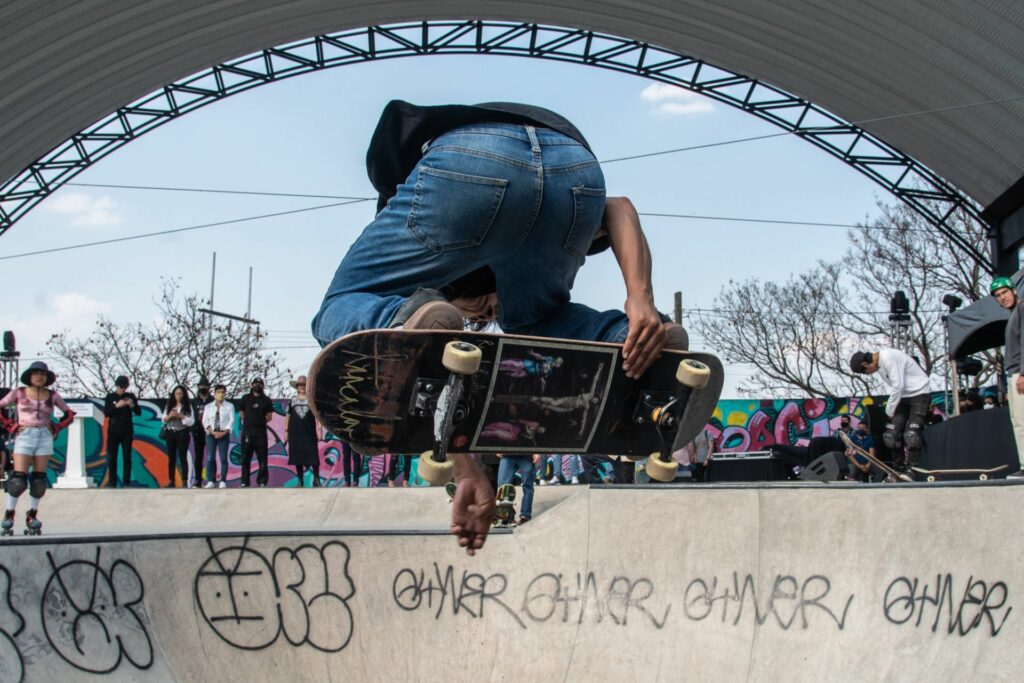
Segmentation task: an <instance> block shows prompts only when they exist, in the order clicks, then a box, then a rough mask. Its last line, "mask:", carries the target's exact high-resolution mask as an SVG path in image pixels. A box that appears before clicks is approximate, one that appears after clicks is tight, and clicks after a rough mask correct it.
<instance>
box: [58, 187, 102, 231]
mask: <svg viewBox="0 0 1024 683" xmlns="http://www.w3.org/2000/svg"><path fill="white" fill-rule="evenodd" d="M43 207H44V208H45V209H46V210H47V211H50V212H51V213H56V214H60V215H62V216H70V217H71V225H72V226H74V227H83V228H104V227H110V226H115V225H120V224H121V214H120V213H119V212H118V211H117V204H116V203H115V202H114V200H113V199H111V198H110V197H107V196H105V195H104V196H99V197H93V196H92V195H90V194H86V193H84V192H67V193H60V194H58V195H56V196H54V197H53V198H51V199H50V200H49V201H47V202H46V203H44V204H43Z"/></svg>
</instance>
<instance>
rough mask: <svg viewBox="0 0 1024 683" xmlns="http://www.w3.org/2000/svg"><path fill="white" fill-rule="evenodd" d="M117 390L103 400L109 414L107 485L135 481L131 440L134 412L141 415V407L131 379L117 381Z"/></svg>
mask: <svg viewBox="0 0 1024 683" xmlns="http://www.w3.org/2000/svg"><path fill="white" fill-rule="evenodd" d="M114 387H115V389H114V391H113V392H112V393H109V394H107V397H106V399H105V400H104V401H103V414H104V415H106V416H107V488H117V487H118V486H120V485H122V484H123V485H124V486H131V484H132V441H133V440H134V437H135V426H134V424H133V421H132V416H133V415H141V414H142V408H141V407H140V406H139V399H138V398H136V396H135V394H133V393H132V392H130V391H128V378H127V377H125V376H124V375H121V376H119V377H118V378H117V379H115V380H114ZM118 450H120V451H121V457H122V459H123V460H122V462H123V469H122V477H121V480H120V482H119V481H118V478H117V455H118Z"/></svg>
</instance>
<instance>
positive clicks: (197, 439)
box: [188, 375, 213, 489]
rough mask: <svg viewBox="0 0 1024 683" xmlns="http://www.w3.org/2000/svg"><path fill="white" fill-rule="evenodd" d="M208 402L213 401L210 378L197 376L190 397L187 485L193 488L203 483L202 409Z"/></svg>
mask: <svg viewBox="0 0 1024 683" xmlns="http://www.w3.org/2000/svg"><path fill="white" fill-rule="evenodd" d="M210 403H213V396H211V395H210V380H208V379H206V375H203V376H202V377H200V378H199V385H198V388H197V389H196V395H195V396H194V397H193V398H192V467H190V468H189V480H188V485H189V488H193V489H197V488H200V487H201V486H202V485H203V463H204V462H205V461H206V457H205V456H206V429H205V428H204V427H203V409H204V408H205V407H206V406H207V405H208V404H210ZM193 475H194V476H193ZM210 481H213V479H210ZM210 488H212V487H210Z"/></svg>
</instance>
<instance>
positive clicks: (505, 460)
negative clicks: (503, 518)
mask: <svg viewBox="0 0 1024 683" xmlns="http://www.w3.org/2000/svg"><path fill="white" fill-rule="evenodd" d="M517 472H518V473H519V478H520V479H522V480H523V503H522V505H520V506H519V514H520V515H521V516H523V517H532V516H533V456H532V455H525V456H519V455H505V456H502V458H501V463H500V464H499V465H498V486H501V485H503V484H511V483H512V478H513V477H514V476H515V475H516V473H517Z"/></svg>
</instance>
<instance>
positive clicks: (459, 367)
mask: <svg viewBox="0 0 1024 683" xmlns="http://www.w3.org/2000/svg"><path fill="white" fill-rule="evenodd" d="M482 357H483V354H482V353H481V352H480V349H479V348H477V347H476V346H473V345H472V344H468V343H466V342H462V341H452V342H448V343H447V344H445V347H444V356H443V357H442V358H441V363H442V365H444V367H445V368H447V369H448V370H451V371H452V372H454V373H456V374H459V375H472V374H473V373H474V372H476V371H477V370H479V369H480V359H481V358H482Z"/></svg>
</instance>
